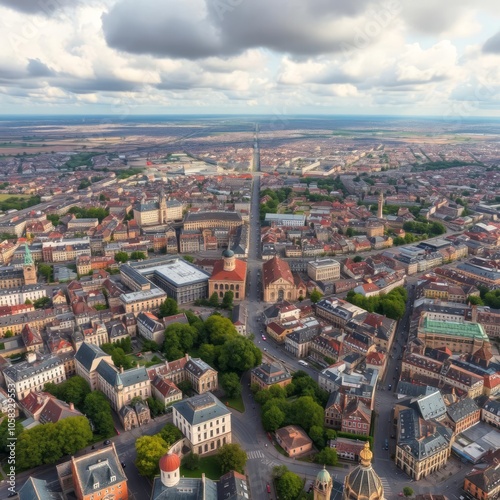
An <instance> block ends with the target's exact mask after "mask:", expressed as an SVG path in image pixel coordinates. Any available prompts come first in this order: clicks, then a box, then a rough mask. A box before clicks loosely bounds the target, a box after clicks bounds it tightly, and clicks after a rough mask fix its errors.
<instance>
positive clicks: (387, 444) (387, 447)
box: [384, 438, 389, 450]
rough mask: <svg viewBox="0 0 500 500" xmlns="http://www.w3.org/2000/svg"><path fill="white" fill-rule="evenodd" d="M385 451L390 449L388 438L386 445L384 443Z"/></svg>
mask: <svg viewBox="0 0 500 500" xmlns="http://www.w3.org/2000/svg"><path fill="white" fill-rule="evenodd" d="M384 449H385V450H388V449H389V440H388V439H387V438H386V439H385V443H384Z"/></svg>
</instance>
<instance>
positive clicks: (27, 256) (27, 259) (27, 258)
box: [24, 243, 34, 266]
mask: <svg viewBox="0 0 500 500" xmlns="http://www.w3.org/2000/svg"><path fill="white" fill-rule="evenodd" d="M33 264H34V262H33V256H32V255H31V251H30V249H29V247H28V244H27V243H25V244H24V265H25V266H32V265H33Z"/></svg>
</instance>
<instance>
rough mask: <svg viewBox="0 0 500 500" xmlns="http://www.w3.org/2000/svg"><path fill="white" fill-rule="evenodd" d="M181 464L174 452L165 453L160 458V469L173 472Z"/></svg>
mask: <svg viewBox="0 0 500 500" xmlns="http://www.w3.org/2000/svg"><path fill="white" fill-rule="evenodd" d="M180 466H181V459H180V458H179V456H178V455H176V454H175V453H167V454H166V455H163V457H161V458H160V470H161V471H163V472H174V471H176V470H177V469H178V468H179V467H180Z"/></svg>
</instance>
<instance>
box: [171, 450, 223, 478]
mask: <svg viewBox="0 0 500 500" xmlns="http://www.w3.org/2000/svg"><path fill="white" fill-rule="evenodd" d="M203 472H204V473H205V476H206V477H208V478H209V479H214V480H217V481H218V480H219V479H220V477H221V476H222V473H221V471H220V467H219V464H218V463H217V458H216V457H215V456H213V455H212V456H210V457H205V458H200V468H199V469H196V470H189V469H186V467H184V466H183V465H182V466H181V475H182V476H184V477H201V474H202V473H203Z"/></svg>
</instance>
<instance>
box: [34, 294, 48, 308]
mask: <svg viewBox="0 0 500 500" xmlns="http://www.w3.org/2000/svg"><path fill="white" fill-rule="evenodd" d="M50 302H51V300H50V299H49V297H40V298H39V299H36V300H35V302H33V306H34V307H35V309H43V308H44V307H46V306H48V305H49V304H50Z"/></svg>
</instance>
